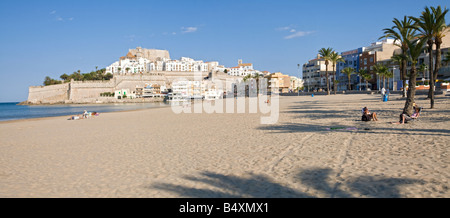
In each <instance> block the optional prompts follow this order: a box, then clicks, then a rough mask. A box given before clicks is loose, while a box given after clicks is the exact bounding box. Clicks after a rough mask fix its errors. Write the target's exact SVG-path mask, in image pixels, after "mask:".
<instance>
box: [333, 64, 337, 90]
mask: <svg viewBox="0 0 450 218" xmlns="http://www.w3.org/2000/svg"><path fill="white" fill-rule="evenodd" d="M333 91H334V94H335V95H336V65H335V64H333Z"/></svg>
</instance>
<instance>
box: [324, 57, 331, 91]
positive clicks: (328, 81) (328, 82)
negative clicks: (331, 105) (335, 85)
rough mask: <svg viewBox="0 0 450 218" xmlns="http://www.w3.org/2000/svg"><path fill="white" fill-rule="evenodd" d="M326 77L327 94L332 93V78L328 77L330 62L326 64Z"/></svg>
mask: <svg viewBox="0 0 450 218" xmlns="http://www.w3.org/2000/svg"><path fill="white" fill-rule="evenodd" d="M325 77H326V78H325V79H326V80H327V95H330V80H329V79H328V64H325Z"/></svg>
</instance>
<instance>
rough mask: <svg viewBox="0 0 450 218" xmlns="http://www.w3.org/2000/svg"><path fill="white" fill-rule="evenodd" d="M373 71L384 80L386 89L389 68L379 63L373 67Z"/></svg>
mask: <svg viewBox="0 0 450 218" xmlns="http://www.w3.org/2000/svg"><path fill="white" fill-rule="evenodd" d="M373 71H374V72H375V73H376V74H378V76H380V78H383V88H385V84H386V83H385V82H386V76H387V74H388V72H389V68H388V67H387V66H386V65H384V64H381V63H378V64H376V65H375V66H373Z"/></svg>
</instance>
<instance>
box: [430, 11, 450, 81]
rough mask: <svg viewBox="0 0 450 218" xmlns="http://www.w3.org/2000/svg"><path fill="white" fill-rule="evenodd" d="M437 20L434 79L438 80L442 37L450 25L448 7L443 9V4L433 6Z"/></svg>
mask: <svg viewBox="0 0 450 218" xmlns="http://www.w3.org/2000/svg"><path fill="white" fill-rule="evenodd" d="M431 10H432V11H433V14H434V18H435V19H436V20H435V29H434V44H435V45H436V65H435V66H434V73H433V74H434V75H433V76H434V77H433V81H436V79H437V75H438V72H439V69H440V68H441V44H442V38H444V36H445V33H446V32H447V30H448V28H449V26H447V24H446V23H445V15H446V14H447V12H448V9H447V8H444V11H442V8H441V6H438V7H437V8H435V7H431Z"/></svg>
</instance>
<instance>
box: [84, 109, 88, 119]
mask: <svg viewBox="0 0 450 218" xmlns="http://www.w3.org/2000/svg"><path fill="white" fill-rule="evenodd" d="M83 118H88V112H87V110H84V113H83Z"/></svg>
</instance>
